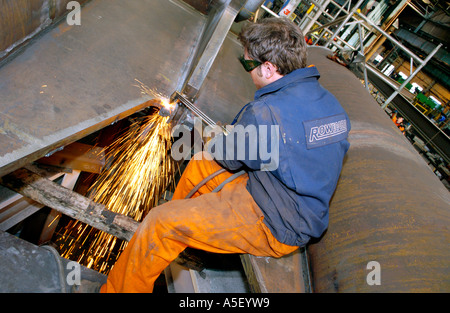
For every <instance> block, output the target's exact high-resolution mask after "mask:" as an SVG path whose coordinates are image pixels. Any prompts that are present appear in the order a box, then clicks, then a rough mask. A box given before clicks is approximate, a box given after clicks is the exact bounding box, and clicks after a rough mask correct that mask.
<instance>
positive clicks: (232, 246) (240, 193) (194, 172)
mask: <svg viewBox="0 0 450 313" xmlns="http://www.w3.org/2000/svg"><path fill="white" fill-rule="evenodd" d="M220 169H222V167H221V166H220V165H219V164H218V163H216V162H215V161H211V157H210V156H208V155H206V153H205V152H202V153H201V154H196V155H195V156H194V158H193V159H192V160H191V161H190V162H189V164H188V166H187V167H186V169H185V171H184V173H183V175H182V177H181V179H180V182H179V183H178V185H177V188H176V190H175V193H174V195H173V198H172V201H170V202H167V203H165V204H163V205H160V206H158V207H155V208H153V209H152V210H150V212H149V213H148V215H147V216H146V218H145V219H144V220H143V222H142V223H141V225H140V226H139V228H138V230H137V231H136V233H135V234H134V236H133V238H132V239H131V241H130V242H129V244H128V246H127V247H126V248H125V250H124V251H123V253H122V255H121V256H120V258H119V260H118V261H117V262H116V264H115V265H114V267H113V269H112V270H111V272H110V274H109V276H108V279H107V282H106V284H104V285H103V286H102V288H101V292H111V293H112V292H117V293H119V292H120V293H128V292H152V291H153V285H154V282H155V280H156V279H157V278H158V276H159V275H160V274H161V272H162V271H163V270H164V269H165V268H166V267H167V266H168V265H169V264H170V263H171V262H172V261H173V260H174V259H176V258H177V256H178V254H179V253H181V252H182V251H183V250H184V249H185V248H187V247H191V248H194V249H199V250H204V251H208V252H213V253H248V254H252V255H256V256H271V257H281V256H283V255H286V254H289V253H291V252H293V251H295V250H296V249H297V248H298V247H294V246H288V245H285V244H282V243H280V242H279V241H278V240H277V239H275V237H273V235H272V233H271V232H270V230H269V229H268V228H267V226H266V225H265V224H264V223H263V219H264V216H263V213H262V212H261V210H260V209H259V207H258V205H257V204H256V203H255V201H254V200H253V198H252V196H251V195H250V193H249V192H248V191H247V189H246V183H247V180H248V175H247V174H245V175H243V176H240V177H238V178H237V179H235V180H233V181H232V182H230V183H228V184H226V185H225V187H224V188H223V189H222V190H221V191H219V192H217V193H212V191H213V190H214V189H215V188H216V187H217V186H219V185H220V184H221V183H222V182H223V181H224V180H225V179H227V178H228V177H230V176H231V175H232V173H230V172H224V173H222V174H220V175H218V176H216V177H214V178H213V179H211V180H210V181H208V182H207V183H206V184H205V185H203V186H202V187H201V188H200V189H199V190H198V191H197V192H196V193H195V194H194V195H193V196H192V198H190V199H184V198H185V197H186V196H187V195H188V194H189V192H190V191H191V190H192V189H193V188H194V187H195V186H196V185H197V184H199V183H200V182H201V181H202V180H204V179H205V178H206V177H208V176H209V175H211V174H213V173H215V172H217V171H218V170H220Z"/></svg>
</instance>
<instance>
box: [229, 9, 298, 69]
mask: <svg viewBox="0 0 450 313" xmlns="http://www.w3.org/2000/svg"><path fill="white" fill-rule="evenodd" d="M238 39H239V41H240V42H241V43H242V45H243V46H244V48H245V49H246V51H247V54H248V56H249V57H250V58H252V59H253V60H257V61H259V62H261V63H264V62H267V61H269V62H270V63H272V64H274V65H276V66H277V67H278V73H280V74H281V75H287V74H289V73H291V72H292V71H294V70H296V69H299V68H304V67H306V60H307V52H306V41H305V38H304V36H303V33H302V31H301V30H300V28H299V27H298V26H296V25H295V24H294V23H292V22H291V21H290V20H289V19H287V18H276V17H271V18H265V19H262V20H260V21H259V22H258V23H253V24H249V25H248V26H246V27H244V28H243V29H242V31H241V33H240V34H239V37H238Z"/></svg>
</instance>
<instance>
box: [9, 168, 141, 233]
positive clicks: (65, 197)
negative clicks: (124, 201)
mask: <svg viewBox="0 0 450 313" xmlns="http://www.w3.org/2000/svg"><path fill="white" fill-rule="evenodd" d="M0 184H2V185H3V186H5V187H7V188H10V189H11V190H13V191H15V192H17V193H20V194H21V195H23V196H25V197H28V198H30V199H33V200H34V201H36V202H39V203H41V204H44V205H46V206H48V207H50V208H52V209H55V210H57V211H59V212H61V213H63V214H65V215H67V216H69V217H72V218H74V219H76V220H79V221H81V222H83V223H86V224H88V225H90V226H92V227H95V228H97V229H99V230H102V231H104V232H107V233H108V234H111V235H113V236H115V237H117V238H119V239H123V240H126V241H130V239H131V237H132V236H133V234H134V232H135V231H136V229H137V228H138V226H139V223H138V222H136V221H135V220H133V219H132V218H130V217H127V216H125V215H121V214H117V213H114V212H112V211H109V210H108V209H107V208H106V207H105V206H104V205H102V204H99V203H96V202H94V201H93V200H91V199H88V198H86V197H83V196H82V195H80V194H78V193H76V192H74V191H72V190H69V189H67V188H65V187H63V186H60V185H58V184H57V183H54V182H52V181H50V180H48V179H46V178H43V177H42V176H39V175H37V174H35V173H33V172H32V171H30V170H28V169H25V168H22V169H19V170H17V171H15V172H13V173H11V174H8V175H6V176H3V177H2V178H0Z"/></svg>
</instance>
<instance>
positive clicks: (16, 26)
mask: <svg viewBox="0 0 450 313" xmlns="http://www.w3.org/2000/svg"><path fill="white" fill-rule="evenodd" d="M69 1H70V0H53V1H48V0H33V1H29V0H4V1H1V2H0V60H2V58H3V57H5V56H6V55H8V54H9V53H11V52H12V51H14V50H15V49H16V48H17V47H19V46H20V45H22V44H23V43H24V42H26V41H28V40H29V39H31V38H32V37H34V36H36V35H37V34H39V33H40V32H42V31H43V30H44V29H46V28H47V27H49V26H50V25H51V24H53V23H55V22H57V21H58V19H59V18H61V17H62V16H64V15H65V14H67V13H68V11H67V9H66V7H67V4H68V3H69ZM87 1H89V0H79V1H78V3H80V4H81V5H83V4H84V3H86V2H87Z"/></svg>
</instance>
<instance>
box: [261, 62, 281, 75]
mask: <svg viewBox="0 0 450 313" xmlns="http://www.w3.org/2000/svg"><path fill="white" fill-rule="evenodd" d="M261 66H262V67H263V68H264V77H265V78H266V79H271V78H272V77H273V76H274V75H275V74H276V73H277V72H278V67H276V66H275V65H274V64H272V63H270V62H269V61H266V62H264V64H262V65H261Z"/></svg>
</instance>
